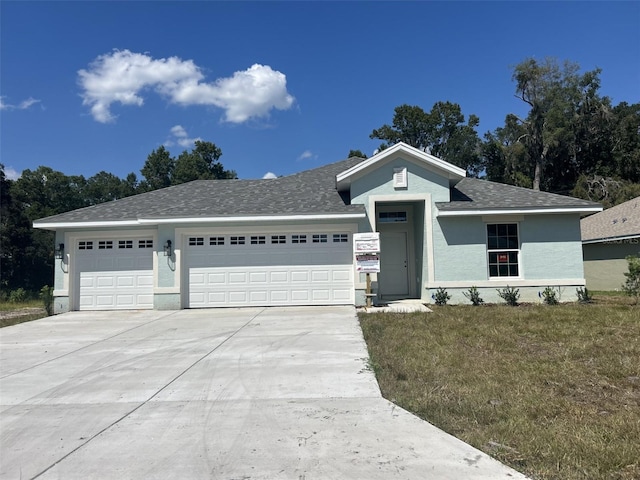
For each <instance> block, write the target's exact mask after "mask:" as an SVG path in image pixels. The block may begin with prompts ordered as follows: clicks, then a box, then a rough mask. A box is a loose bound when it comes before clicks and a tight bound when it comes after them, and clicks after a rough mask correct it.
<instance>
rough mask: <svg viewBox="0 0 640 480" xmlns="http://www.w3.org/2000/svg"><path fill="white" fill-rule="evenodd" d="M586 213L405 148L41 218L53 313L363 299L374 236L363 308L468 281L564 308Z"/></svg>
mask: <svg viewBox="0 0 640 480" xmlns="http://www.w3.org/2000/svg"><path fill="white" fill-rule="evenodd" d="M601 210H602V208H601V207H600V205H598V204H596V203H593V202H588V201H584V200H578V199H575V198H570V197H565V196H560V195H553V194H549V193H541V192H535V191H532V190H528V189H523V188H518V187H513V186H509V185H502V184H497V183H492V182H488V181H485V180H479V179H474V178H466V174H465V171H464V170H462V169H460V168H458V167H456V166H454V165H451V164H449V163H447V162H445V161H443V160H441V159H439V158H436V157H434V156H432V155H430V154H428V153H425V152H423V151H420V150H417V149H415V148H413V147H410V146H408V145H406V144H403V143H399V144H396V145H394V146H392V147H390V148H388V149H386V150H383V151H382V152H380V153H378V154H377V155H375V156H373V157H371V158H369V159H361V158H349V159H347V160H344V161H341V162H337V163H333V164H330V165H326V166H323V167H320V168H316V169H313V170H308V171H305V172H301V173H297V174H295V175H290V176H287V177H282V178H277V179H264V180H213V181H205V180H197V181H193V182H189V183H186V184H182V185H177V186H173V187H168V188H165V189H161V190H157V191H153V192H148V193H143V194H140V195H136V196H133V197H128V198H123V199H120V200H116V201H113V202H108V203H103V204H100V205H95V206H92V207H87V208H82V209H79V210H74V211H71V212H68V213H63V214H60V215H55V216H52V217H48V218H43V219H41V220H38V221H36V222H35V223H34V226H35V227H36V228H43V229H48V230H54V231H55V232H56V233H55V237H56V239H55V242H56V253H57V254H56V257H57V258H56V262H55V289H54V297H55V311H56V312H64V311H68V310H85V309H86V310H92V309H103V310H104V309H143V308H149V309H151V308H155V309H181V308H200V307H221V306H252V305H253V306H272V305H331V304H349V305H353V304H356V305H363V304H364V303H365V288H366V274H363V273H359V272H356V268H355V261H354V254H353V247H352V242H353V234H354V233H358V232H372V231H377V232H380V240H381V254H380V269H381V272H380V273H379V274H377V275H376V274H371V275H372V286H373V290H374V292H375V293H376V295H377V298H376V301H377V302H385V301H388V300H393V299H403V298H417V299H422V300H423V302H425V303H427V302H431V298H432V295H433V293H434V292H435V291H436V289H437V288H438V287H443V288H446V289H447V291H448V292H449V293H451V294H452V296H453V298H452V301H453V302H465V303H466V302H467V300H466V298H465V297H464V296H463V292H465V291H467V290H468V289H469V287H471V286H476V287H477V288H478V289H479V290H480V292H481V294H482V296H483V297H484V299H485V301H498V300H499V299H498V297H497V293H496V289H498V288H504V287H506V286H507V285H509V286H512V287H516V288H519V289H520V292H521V295H522V297H521V299H522V300H523V301H524V300H527V299H529V300H536V301H537V300H538V292H539V291H540V290H541V289H544V288H545V287H547V286H552V287H558V288H559V289H561V292H563V293H564V294H565V296H564V297H563V300H570V299H573V298H575V289H576V287H582V286H584V285H585V280H584V274H583V264H582V244H581V239H580V217H581V216H583V215H586V214H589V213H593V212H598V211H601Z"/></svg>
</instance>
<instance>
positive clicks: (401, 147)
mask: <svg viewBox="0 0 640 480" xmlns="http://www.w3.org/2000/svg"><path fill="white" fill-rule="evenodd" d="M398 152H404V153H406V154H407V155H409V156H411V157H413V158H414V159H417V160H420V161H422V162H425V163H427V164H429V165H432V166H435V167H438V168H439V169H441V170H444V171H445V172H447V173H448V174H450V175H451V176H453V177H455V178H460V179H462V178H464V177H466V176H467V171H466V170H465V169H463V168H460V167H456V166H455V165H452V164H450V163H448V162H445V161H444V160H442V159H440V158H438V157H435V156H433V155H431V154H429V153H426V152H423V151H422V150H418V149H417V148H415V147H412V146H410V145H407V144H406V143H402V142H400V143H396V144H395V145H393V146H392V147H389V148H387V149H385V150H383V151H382V152H380V153H378V154H377V155H374V156H373V157H371V158H369V159H368V160H365V161H364V162H361V163H359V164H357V165H354V166H353V167H351V168H350V169H348V170H345V171H344V172H341V173H339V174H338V175H336V181H337V182H338V184H341V183H343V182H344V181H345V180H347V179H348V178H349V177H351V176H352V175H354V174H356V173H358V172H361V171H362V170H365V169H367V168H369V167H370V166H372V165H374V164H376V163H378V162H380V161H383V160H384V159H386V158H388V157H390V156H392V155H395V154H396V153H398Z"/></svg>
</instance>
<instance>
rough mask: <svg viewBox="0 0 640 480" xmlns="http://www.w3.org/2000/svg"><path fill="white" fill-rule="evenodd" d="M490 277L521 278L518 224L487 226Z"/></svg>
mask: <svg viewBox="0 0 640 480" xmlns="http://www.w3.org/2000/svg"><path fill="white" fill-rule="evenodd" d="M487 253H488V255H489V277H518V276H520V266H519V257H520V242H519V241H518V225H517V224H516V223H497V224H488V225H487Z"/></svg>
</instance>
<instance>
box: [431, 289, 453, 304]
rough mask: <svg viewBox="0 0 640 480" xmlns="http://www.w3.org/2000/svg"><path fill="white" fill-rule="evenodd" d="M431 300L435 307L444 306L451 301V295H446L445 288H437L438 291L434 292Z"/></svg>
mask: <svg viewBox="0 0 640 480" xmlns="http://www.w3.org/2000/svg"><path fill="white" fill-rule="evenodd" d="M431 298H433V300H434V301H435V302H436V305H446V304H447V302H448V301H449V300H450V299H451V295H449V294H448V293H447V289H446V288H442V287H438V290H436V293H434V294H433V295H432V296H431Z"/></svg>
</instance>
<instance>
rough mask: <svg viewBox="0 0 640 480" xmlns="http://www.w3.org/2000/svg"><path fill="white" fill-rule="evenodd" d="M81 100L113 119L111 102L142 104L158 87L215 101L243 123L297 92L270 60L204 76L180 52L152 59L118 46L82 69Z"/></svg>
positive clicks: (102, 118) (173, 98) (184, 101)
mask: <svg viewBox="0 0 640 480" xmlns="http://www.w3.org/2000/svg"><path fill="white" fill-rule="evenodd" d="M78 77H79V80H78V81H79V84H80V86H81V88H82V89H83V92H82V98H83V105H88V106H89V107H90V108H91V114H92V115H93V118H94V119H95V120H96V121H98V122H102V123H107V122H113V121H114V120H115V116H114V115H113V114H112V113H111V105H112V104H113V103H120V104H122V105H136V106H142V105H143V104H144V99H143V97H142V96H141V94H142V92H143V91H145V90H155V91H156V92H157V93H159V94H160V95H162V96H164V97H166V98H167V99H168V100H169V102H171V103H176V104H179V105H185V106H189V105H213V106H216V107H219V108H222V109H223V110H224V111H225V114H224V119H225V121H227V122H231V123H242V122H245V121H247V120H249V119H251V118H260V117H267V116H268V115H269V112H270V111H271V110H272V109H274V108H276V109H278V110H287V109H289V108H290V107H291V106H292V105H293V102H294V100H295V99H294V97H293V96H292V95H290V94H289V93H288V92H287V77H286V76H285V75H284V74H283V73H281V72H278V71H275V70H273V69H272V68H271V67H270V66H268V65H259V64H255V65H253V66H251V67H250V68H248V69H247V70H244V71H240V72H235V73H234V74H233V76H232V77H227V78H219V79H217V80H215V81H214V82H210V83H207V82H204V81H203V80H204V75H203V74H202V71H201V69H200V67H198V66H197V65H196V64H195V63H194V62H193V61H192V60H182V59H180V58H178V57H170V58H161V59H154V58H152V57H150V56H149V55H147V54H142V53H134V52H131V51H129V50H114V51H113V52H112V53H110V54H105V55H100V56H99V57H97V58H96V59H95V60H94V61H93V62H92V63H91V64H90V65H89V68H88V69H86V70H85V69H82V70H80V71H78Z"/></svg>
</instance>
